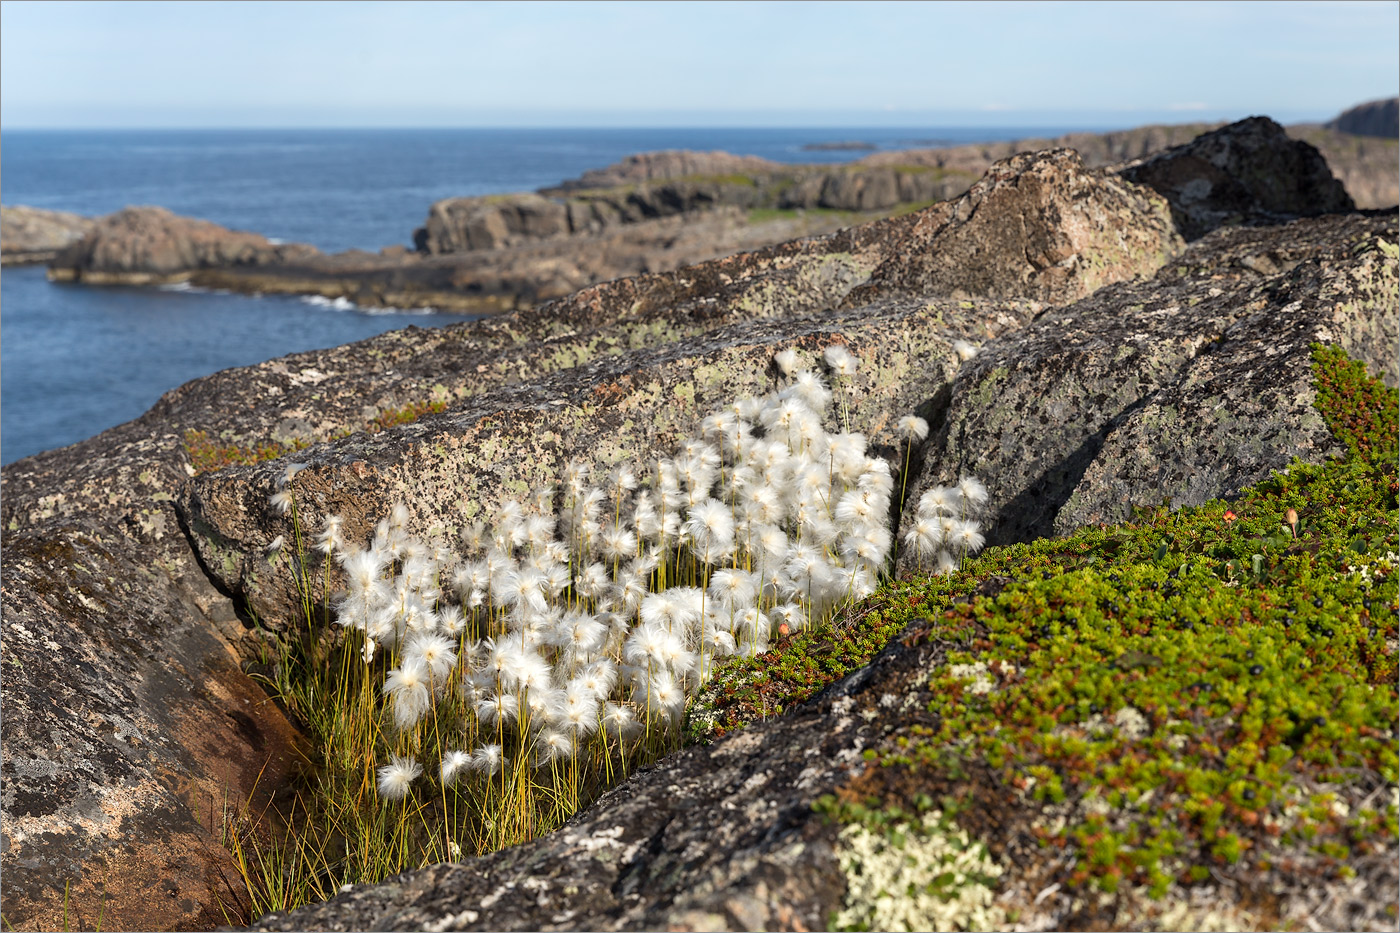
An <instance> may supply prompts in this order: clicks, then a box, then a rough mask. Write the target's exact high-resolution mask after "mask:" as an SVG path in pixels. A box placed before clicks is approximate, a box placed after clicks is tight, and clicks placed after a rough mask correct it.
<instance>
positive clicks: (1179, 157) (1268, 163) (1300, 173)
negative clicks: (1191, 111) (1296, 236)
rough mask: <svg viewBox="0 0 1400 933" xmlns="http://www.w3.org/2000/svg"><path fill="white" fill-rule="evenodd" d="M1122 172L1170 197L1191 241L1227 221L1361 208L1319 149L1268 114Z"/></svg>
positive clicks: (1269, 220)
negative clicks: (1291, 136)
mask: <svg viewBox="0 0 1400 933" xmlns="http://www.w3.org/2000/svg"><path fill="white" fill-rule="evenodd" d="M1119 173H1120V174H1121V175H1122V176H1123V177H1124V178H1126V179H1128V180H1130V181H1133V182H1136V183H1138V184H1140V185H1146V186H1147V187H1149V188H1152V189H1154V190H1156V191H1158V192H1160V193H1161V194H1162V195H1163V196H1164V197H1165V198H1166V199H1167V200H1168V201H1169V202H1171V205H1172V216H1173V217H1174V218H1175V219H1176V223H1177V227H1178V228H1179V229H1180V230H1181V234H1182V236H1184V237H1186V239H1188V240H1194V239H1197V238H1198V237H1201V236H1203V235H1205V234H1206V233H1208V232H1209V231H1211V230H1213V229H1215V228H1216V227H1219V226H1221V225H1223V224H1241V223H1261V222H1262V223H1277V222H1279V221H1281V220H1286V219H1288V218H1292V217H1305V216H1315V215H1317V214H1327V213H1335V212H1339V211H1350V210H1354V209H1355V207H1356V205H1355V203H1354V202H1353V201H1352V199H1351V196H1350V195H1348V194H1347V192H1346V189H1345V188H1344V187H1342V183H1341V182H1339V181H1337V179H1336V178H1335V177H1333V175H1332V172H1331V170H1330V169H1329V168H1328V167H1327V161H1326V160H1325V159H1323V158H1322V155H1321V153H1319V152H1318V151H1317V150H1316V149H1315V148H1313V147H1312V146H1310V145H1308V144H1307V143H1305V142H1302V141H1301V140H1294V139H1290V138H1289V137H1288V134H1287V133H1286V132H1285V131H1284V129H1283V127H1281V126H1279V125H1278V124H1277V123H1275V122H1274V121H1273V120H1270V119H1269V118H1268V117H1250V118H1249V119H1248V120H1241V121H1240V122H1238V123H1231V124H1230V125H1229V126H1226V127H1222V128H1220V129H1218V130H1214V131H1212V132H1209V133H1205V134H1203V135H1201V136H1199V137H1197V138H1196V139H1194V140H1192V141H1191V142H1189V143H1186V144H1185V145H1182V146H1176V147H1175V148H1172V149H1168V150H1167V151H1165V152H1161V153H1158V154H1156V155H1152V156H1148V157H1146V158H1144V159H1139V160H1137V161H1135V162H1132V163H1129V164H1128V165H1126V166H1123V167H1121V168H1120V169H1119Z"/></svg>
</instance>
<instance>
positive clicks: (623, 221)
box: [0, 111, 1400, 313]
mask: <svg viewBox="0 0 1400 933" xmlns="http://www.w3.org/2000/svg"><path fill="white" fill-rule="evenodd" d="M1367 112H1370V111H1367ZM1349 113H1350V112H1349ZM1339 120H1341V118H1339ZM1347 120H1348V121H1352V122H1345V123H1340V122H1336V121H1334V123H1335V126H1334V125H1333V124H1329V125H1328V126H1326V127H1323V126H1315V125H1300V126H1296V127H1290V128H1289V130H1288V132H1289V134H1290V135H1291V136H1293V137H1294V138H1299V139H1304V140H1306V141H1308V142H1309V143H1310V144H1312V145H1313V146H1315V147H1316V148H1318V150H1319V151H1320V152H1322V154H1323V156H1324V158H1325V159H1326V160H1327V162H1328V166H1329V168H1330V169H1331V171H1332V173H1333V174H1334V175H1335V176H1336V177H1338V178H1339V179H1341V181H1342V183H1343V185H1344V186H1345V187H1346V188H1347V190H1348V192H1349V193H1350V194H1351V196H1352V198H1353V201H1354V202H1355V203H1356V204H1357V205H1358V206H1360V207H1363V208H1379V207H1388V206H1392V205H1394V204H1396V203H1397V202H1400V173H1398V172H1397V171H1396V169H1395V164H1396V158H1397V141H1396V140H1395V139H1393V138H1386V139H1378V138H1375V137H1374V136H1364V135H1356V134H1353V133H1350V132H1342V131H1340V130H1338V129H1337V127H1338V126H1342V125H1345V126H1351V125H1353V122H1354V118H1352V117H1347ZM1373 122H1374V121H1373ZM1356 125H1358V126H1359V125H1361V124H1356ZM1366 125H1367V126H1369V125H1371V124H1369V123H1368V124H1366ZM1212 128H1213V127H1211V126H1207V125H1191V124H1188V125H1180V126H1149V127H1141V128H1139V129H1135V130H1126V131H1119V132H1111V133H1103V134H1088V133H1077V134H1070V135H1067V136H1064V137H1060V138H1058V139H1026V140H1019V141H1016V142H1010V143H997V144H989V145H973V146H958V147H951V148H942V149H921V150H907V151H901V152H878V153H873V154H871V155H869V156H866V157H864V158H862V159H859V160H857V161H855V162H851V163H847V164H844V165H836V166H824V167H823V166H802V165H797V166H793V165H784V164H781V163H776V162H770V161H767V160H764V159H759V158H755V157H752V156H735V155H729V154H727V153H704V152H658V153H642V154H638V155H635V156H631V157H629V158H627V159H624V160H623V161H621V162H619V163H617V164H615V165H612V166H608V167H606V168H602V169H597V170H593V171H589V172H586V173H584V174H583V175H582V176H581V177H579V178H577V179H572V180H569V181H565V182H562V183H560V184H559V185H557V186H555V187H552V188H545V189H541V190H540V191H539V192H533V193H523V194H507V195H491V196H484V197H469V198H450V199H447V200H444V201H439V202H437V203H435V204H433V205H432V206H431V207H430V209H429V211H428V216H427V218H426V220H425V222H424V224H423V226H421V227H419V228H418V229H417V230H415V231H413V232H412V235H411V238H410V239H411V242H412V244H413V245H412V248H405V247H402V246H389V247H385V248H383V249H381V250H380V251H379V252H377V253H368V252H363V251H358V250H352V251H348V252H344V253H338V254H324V253H321V252H320V251H319V250H316V249H314V248H313V247H310V246H306V245H296V244H291V245H278V246H274V245H273V244H271V243H269V242H267V241H266V240H265V239H262V238H260V237H258V236H257V235H256V234H252V233H243V232H239V231H230V230H224V229H223V228H219V227H216V226H214V225H212V224H209V223H207V222H205V221H200V220H195V219H191V218H182V217H176V216H174V215H171V214H169V213H168V212H164V211H162V210H161V209H159V208H127V209H125V210H123V211H120V212H118V213H116V214H113V215H110V216H108V217H103V218H95V219H85V218H76V217H74V216H72V215H66V216H59V215H52V214H50V213H48V212H38V211H34V210H33V209H29V208H10V207H6V208H5V212H6V213H5V215H4V219H3V226H4V236H3V240H0V247H2V248H3V252H4V256H5V257H6V258H5V262H6V263H21V262H44V263H46V264H47V265H48V275H49V277H50V278H51V279H52V280H54V281H61V282H81V283H87V284H92V285H151V284H172V283H177V282H186V283H189V284H191V285H194V286H197V287H201V288H210V289H224V290H229V291H234V292H240V293H247V294H264V293H266V294H296V295H320V296H323V297H326V298H330V299H346V300H349V301H352V302H354V303H356V304H357V305H360V306H362V307H369V308H434V309H438V310H442V311H454V312H465V313H494V312H499V311H506V310H514V309H522V308H527V307H531V306H533V305H536V304H539V303H541V302H544V301H549V300H552V299H555V298H560V297H563V296H565V295H568V294H570V293H572V292H574V291H577V290H578V289H580V288H584V287H587V286H589V285H593V284H596V283H599V282H604V281H609V280H611V279H616V278H621V277H624V276H630V275H639V274H644V273H653V272H666V271H671V270H674V269H678V268H681V267H683V266H687V265H693V264H695V263H699V262H704V261H706V260H709V259H715V258H718V257H720V256H724V255H728V254H731V253H734V252H739V251H742V250H752V249H758V248H761V247H763V246H767V245H771V244H775V243H781V242H784V241H787V240H791V239H795V238H797V237H803V236H818V235H823V234H827V233H831V232H834V231H835V230H838V229H840V228H841V227H846V226H851V225H853V224H859V223H863V222H868V221H870V220H874V219H877V218H880V217H886V216H894V215H898V214H900V213H903V212H907V211H911V210H916V209H919V208H921V207H924V206H926V205H928V204H930V203H933V202H935V201H942V200H947V199H949V198H953V197H956V196H958V195H960V194H962V193H963V192H964V191H966V190H967V189H968V187H969V186H970V185H971V184H972V183H973V182H975V181H976V180H977V179H978V178H979V177H981V176H982V175H983V174H984V173H985V172H986V171H987V170H988V168H989V167H990V166H991V165H992V163H994V162H996V161H998V160H1001V159H1005V158H1009V157H1010V156H1012V155H1014V154H1015V153H1018V152H1025V151H1035V150H1039V149H1047V148H1073V149H1075V150H1076V151H1078V152H1080V153H1081V156H1082V158H1084V160H1085V162H1086V164H1088V165H1090V166H1092V167H1096V168H1098V167H1108V166H1114V165H1121V164H1124V163H1126V162H1128V161H1131V160H1133V159H1139V158H1143V157H1145V156H1147V155H1148V154H1150V153H1153V152H1158V151H1161V150H1163V149H1166V148H1169V147H1171V146H1175V145H1180V144H1182V143H1185V142H1188V141H1190V140H1191V139H1193V138H1195V137H1196V136H1197V135H1199V134H1200V133H1202V132H1204V131H1206V130H1208V129H1212Z"/></svg>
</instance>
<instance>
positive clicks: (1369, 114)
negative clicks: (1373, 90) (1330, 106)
mask: <svg viewBox="0 0 1400 933" xmlns="http://www.w3.org/2000/svg"><path fill="white" fill-rule="evenodd" d="M1327 128H1328V129H1330V130H1336V131H1337V132H1339V133H1352V134H1354V135H1357V136H1380V137H1383V138H1385V139H1394V138H1395V137H1396V136H1400V97H1389V98H1384V99H1382V100H1373V101H1368V102H1366V103H1364V104H1357V105H1356V106H1355V107H1352V108H1351V109H1349V110H1344V111H1342V113H1341V115H1340V116H1338V117H1337V118H1336V119H1335V120H1332V121H1331V122H1330V123H1328V124H1327Z"/></svg>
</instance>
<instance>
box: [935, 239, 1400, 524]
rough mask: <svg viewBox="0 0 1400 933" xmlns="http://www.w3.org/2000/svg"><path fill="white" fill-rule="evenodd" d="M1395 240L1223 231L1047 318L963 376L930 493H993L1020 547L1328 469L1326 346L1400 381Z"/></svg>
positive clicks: (941, 431)
mask: <svg viewBox="0 0 1400 933" xmlns="http://www.w3.org/2000/svg"><path fill="white" fill-rule="evenodd" d="M1396 236H1397V230H1396V223H1395V218H1394V217H1393V216H1392V215H1377V216H1365V215H1359V214H1351V215H1338V216H1332V217H1326V218H1318V219H1310V220H1300V221H1296V222H1294V223H1292V224H1288V225H1286V226H1280V227H1269V228H1262V229H1249V228H1234V229H1230V230H1220V231H1217V232H1216V233H1214V234H1212V235H1210V236H1208V237H1206V238H1204V239H1202V240H1200V241H1198V242H1197V243H1195V244H1193V245H1192V247H1191V248H1190V249H1188V250H1187V251H1186V252H1185V253H1183V254H1181V255H1180V256H1178V257H1177V258H1176V259H1175V260H1174V261H1173V262H1172V263H1171V264H1170V265H1169V266H1168V267H1167V268H1165V269H1163V270H1162V271H1161V272H1160V273H1158V275H1157V276H1155V277H1154V278H1153V279H1151V280H1148V281H1144V282H1133V283H1120V284H1118V285H1114V286H1111V287H1109V288H1105V289H1103V290H1101V291H1099V292H1098V293H1096V294H1095V295H1092V296H1090V297H1089V298H1087V299H1084V300H1083V301H1080V302H1076V303H1075V304H1072V305H1068V306H1066V307H1063V308H1057V309H1053V310H1051V311H1047V312H1046V313H1045V314H1043V315H1041V316H1040V317H1038V318H1037V319H1036V321H1035V322H1034V323H1033V324H1031V325H1030V326H1028V327H1026V328H1023V329H1021V330H1018V331H1017V332H1015V333H1014V334H1010V335H1008V336H1006V337H1004V338H1001V339H999V340H996V341H993V342H991V343H989V344H987V345H986V346H984V347H983V348H982V350H981V352H980V353H979V354H978V355H977V357H976V358H975V359H973V360H972V361H971V362H970V363H968V364H967V365H966V366H965V367H964V368H963V369H962V370H961V371H960V372H959V374H958V377H957V379H956V381H955V382H954V384H953V387H952V391H951V394H950V397H949V401H948V405H947V408H946V410H945V411H943V412H942V413H941V416H940V417H939V419H938V420H937V422H936V424H935V430H934V434H933V436H932V437H931V438H930V440H929V444H928V447H927V449H926V450H925V452H924V473H923V475H922V476H921V478H920V480H919V482H918V483H916V484H915V485H916V488H917V489H919V490H922V489H924V488H927V486H929V485H932V484H933V483H935V482H951V481H955V480H956V479H957V477H958V476H961V475H964V474H969V473H970V474H974V475H976V476H978V477H979V478H981V479H982V481H983V482H984V483H986V485H987V486H988V489H989V492H990V501H989V509H990V510H991V513H992V515H993V519H992V522H991V526H990V528H989V529H988V532H987V538H988V541H989V542H991V543H995V544H1007V543H1011V542H1015V541H1029V540H1032V539H1034V538H1037V537H1041V536H1043V535H1047V534H1051V533H1063V532H1065V531H1068V530H1071V529H1073V528H1075V527H1078V526H1079V525H1081V524H1084V523H1086V522H1091V521H1108V520H1118V519H1122V518H1125V517H1127V515H1128V514H1129V511H1130V509H1131V507H1132V506H1134V505H1143V506H1145V505H1157V504H1160V503H1161V502H1162V501H1163V499H1168V498H1169V499H1171V500H1172V501H1173V502H1174V503H1175V504H1177V505H1186V504H1198V503H1200V502H1202V501H1204V500H1205V499H1208V498H1212V497H1216V496H1221V495H1229V494H1231V493H1232V492H1235V491H1238V490H1239V489H1240V488H1241V487H1242V486H1244V485H1247V484H1249V483H1253V482H1256V481H1258V480H1259V479H1261V478H1263V477H1264V476H1267V475H1268V474H1269V472H1270V471H1272V470H1276V469H1280V468H1282V467H1284V466H1286V465H1287V464H1288V462H1289V460H1290V459H1291V458H1292V457H1293V456H1295V455H1298V456H1303V457H1305V458H1308V459H1311V460H1314V461H1316V460H1317V459H1319V458H1321V457H1322V456H1324V455H1325V454H1326V453H1327V452H1328V451H1329V450H1330V449H1331V446H1332V442H1331V440H1330V435H1329V434H1328V433H1327V431H1326V430H1325V428H1324V427H1323V426H1322V423H1321V421H1320V420H1319V419H1318V418H1317V416H1316V414H1315V413H1314V412H1313V410H1312V407H1311V402H1312V390H1311V388H1310V385H1311V383H1310V380H1311V370H1310V363H1309V360H1310V355H1309V354H1310V344H1311V343H1312V342H1313V341H1322V342H1326V343H1337V344H1341V345H1342V346H1345V347H1347V349H1348V350H1349V351H1350V352H1353V353H1354V354H1356V356H1357V357H1358V358H1360V359H1364V360H1366V361H1367V362H1368V363H1371V364H1372V365H1374V366H1375V367H1376V368H1377V369H1376V371H1378V372H1383V373H1386V374H1387V377H1388V378H1389V379H1391V380H1393V379H1394V376H1395V362H1394V356H1395V348H1396V345H1397V344H1396V335H1395V315H1394V301H1395V288H1396V286H1395V275H1396V273H1395V259H1394V251H1393V246H1392V244H1394V242H1395V239H1396ZM1067 503H1068V504H1067Z"/></svg>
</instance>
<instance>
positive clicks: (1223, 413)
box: [1055, 215, 1400, 534]
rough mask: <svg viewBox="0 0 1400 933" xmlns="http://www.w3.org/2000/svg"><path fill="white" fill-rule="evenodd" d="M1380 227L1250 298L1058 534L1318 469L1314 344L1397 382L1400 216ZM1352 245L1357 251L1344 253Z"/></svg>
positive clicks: (1126, 440)
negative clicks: (1303, 465)
mask: <svg viewBox="0 0 1400 933" xmlns="http://www.w3.org/2000/svg"><path fill="white" fill-rule="evenodd" d="M1376 220H1377V221H1378V222H1376V223H1375V224H1374V225H1373V226H1371V227H1370V229H1365V228H1364V227H1363V229H1362V230H1361V231H1356V230H1355V228H1354V227H1353V228H1352V231H1347V234H1343V235H1342V236H1336V235H1335V233H1333V232H1332V231H1329V233H1332V236H1329V237H1328V239H1331V241H1332V242H1331V244H1330V245H1331V246H1332V247H1333V250H1334V251H1330V252H1331V255H1327V254H1326V253H1325V252H1324V253H1323V254H1322V255H1320V256H1318V257H1317V258H1314V259H1312V260H1310V261H1309V262H1306V263H1304V264H1302V265H1300V266H1298V267H1297V268H1295V269H1294V270H1293V271H1292V272H1290V273H1288V274H1287V275H1285V276H1280V277H1279V278H1280V279H1281V281H1279V280H1275V281H1273V282H1271V283H1270V284H1269V286H1268V287H1267V289H1265V288H1257V289H1255V290H1252V293H1251V294H1249V295H1247V296H1241V297H1242V301H1241V307H1240V313H1239V314H1238V316H1237V317H1235V319H1234V320H1233V321H1231V322H1229V323H1228V325H1227V326H1225V327H1223V328H1222V329H1221V331H1220V333H1219V336H1218V337H1217V338H1216V340H1214V341H1213V342H1212V343H1208V344H1206V345H1204V346H1203V347H1202V348H1201V351H1202V352H1198V353H1196V354H1195V355H1194V356H1193V357H1192V358H1191V359H1190V361H1189V362H1188V363H1187V364H1186V365H1184V366H1182V367H1181V369H1180V371H1179V372H1178V373H1176V374H1175V377H1174V378H1173V379H1172V380H1171V381H1170V382H1169V383H1167V384H1165V385H1162V386H1161V387H1159V388H1158V389H1156V390H1155V391H1153V392H1151V393H1149V394H1147V395H1146V396H1144V397H1143V398H1141V399H1140V400H1138V401H1136V402H1135V403H1133V404H1132V405H1131V406H1129V408H1128V409H1126V410H1125V411H1124V413H1123V414H1122V415H1120V416H1119V417H1118V418H1116V419H1115V423H1114V424H1113V426H1112V428H1111V429H1110V430H1109V432H1108V434H1107V436H1106V437H1105V438H1104V440H1103V444H1102V446H1101V447H1100V448H1099V450H1098V452H1097V454H1096V455H1095V456H1094V459H1093V461H1092V462H1091V463H1090V464H1089V465H1088V467H1087V469H1086V470H1085V471H1084V475H1083V476H1082V478H1081V479H1080V481H1079V483H1078V485H1077V486H1076V487H1075V490H1074V492H1073V493H1072V494H1071V495H1070V497H1069V500H1068V501H1067V502H1066V503H1065V505H1064V507H1063V508H1062V509H1061V510H1060V512H1059V513H1058V514H1057V515H1056V517H1055V531H1056V532H1057V533H1060V534H1063V533H1066V532H1068V531H1070V530H1072V529H1074V528H1077V527H1080V526H1082V525H1085V524H1089V523H1092V522H1113V521H1121V520H1122V519H1124V518H1127V517H1128V516H1129V515H1130V514H1131V509H1132V508H1133V507H1134V506H1149V505H1154V504H1157V503H1159V502H1162V501H1170V502H1171V503H1172V504H1173V505H1174V506H1178V507H1180V506H1185V505H1200V504H1201V503H1203V502H1205V501H1206V500H1208V499H1212V498H1217V497H1220V496H1231V495H1235V494H1237V493H1238V492H1239V491H1240V490H1241V489H1243V488H1244V487H1246V486H1249V485H1252V484H1254V483H1257V482H1259V481H1260V480H1263V479H1265V478H1267V477H1268V476H1269V475H1270V474H1271V473H1273V472H1274V471H1275V470H1279V469H1282V468H1283V467H1285V466H1286V465H1287V464H1288V462H1289V461H1290V460H1291V459H1292V458H1293V457H1295V456H1297V457H1302V458H1303V459H1305V460H1308V461H1311V462H1318V461H1319V460H1320V459H1321V458H1322V457H1323V456H1324V455H1325V454H1326V453H1328V452H1335V451H1334V443H1335V442H1334V441H1333V440H1332V437H1331V434H1330V432H1329V431H1328V430H1327V428H1326V426H1325V425H1324V424H1323V423H1322V420H1321V419H1320V418H1319V417H1318V415H1317V412H1316V410H1315V408H1314V407H1313V390H1312V380H1311V350H1310V347H1311V345H1312V344H1313V343H1314V342H1316V343H1324V344H1329V345H1336V346H1341V347H1343V348H1344V349H1345V350H1346V351H1347V352H1348V354H1349V355H1351V356H1352V357H1353V358H1354V359H1358V360H1363V361H1365V362H1366V363H1367V364H1368V367H1369V368H1370V370H1371V371H1372V372H1373V373H1376V374H1378V375H1381V376H1382V378H1383V379H1384V380H1385V381H1386V382H1387V383H1389V384H1390V385H1392V386H1393V385H1395V384H1396V348H1397V347H1398V346H1400V335H1398V334H1397V318H1396V314H1395V310H1396V304H1395V301H1396V290H1397V282H1398V280H1397V263H1396V246H1395V243H1396V227H1395V223H1394V215H1391V216H1389V217H1386V218H1377V219H1376ZM1298 224H1300V225H1304V224H1308V222H1307V221H1299V222H1298ZM1353 231H1355V232H1353ZM1319 232H1321V231H1319ZM1348 234H1350V235H1348ZM1323 236H1327V234H1323ZM1319 245H1321V244H1319ZM1347 247H1350V255H1347V256H1338V255H1337V253H1338V252H1340V251H1341V249H1345V248H1347Z"/></svg>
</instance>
